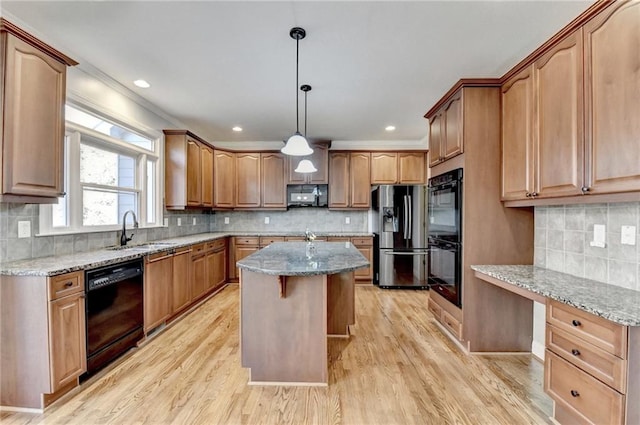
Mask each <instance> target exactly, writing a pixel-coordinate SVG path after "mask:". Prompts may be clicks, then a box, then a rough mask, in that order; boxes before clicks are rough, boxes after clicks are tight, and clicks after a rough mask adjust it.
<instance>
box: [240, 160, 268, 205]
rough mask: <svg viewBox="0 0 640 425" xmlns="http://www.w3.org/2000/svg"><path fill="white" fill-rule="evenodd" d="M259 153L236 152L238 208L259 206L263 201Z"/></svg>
mask: <svg viewBox="0 0 640 425" xmlns="http://www.w3.org/2000/svg"><path fill="white" fill-rule="evenodd" d="M260 165H261V161H260V154H259V153H236V185H235V188H236V197H235V201H236V203H235V207H236V208H259V207H260V202H261V196H260V188H261V187H262V183H261V180H262V173H261V172H260Z"/></svg>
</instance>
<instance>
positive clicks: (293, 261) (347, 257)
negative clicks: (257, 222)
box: [236, 242, 369, 276]
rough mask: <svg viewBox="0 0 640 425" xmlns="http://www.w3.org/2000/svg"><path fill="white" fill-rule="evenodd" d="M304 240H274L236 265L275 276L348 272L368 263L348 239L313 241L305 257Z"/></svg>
mask: <svg viewBox="0 0 640 425" xmlns="http://www.w3.org/2000/svg"><path fill="white" fill-rule="evenodd" d="M306 245H307V243H306V242H276V243H273V244H271V245H269V246H268V247H266V248H264V249H261V250H260V251H258V252H256V253H253V254H251V255H249V256H247V257H245V258H243V259H242V260H240V261H238V262H237V263H236V264H237V265H238V267H240V268H241V269H243V270H249V271H252V272H258V273H264V274H269V275H279V276H312V275H318V274H335V273H341V272H348V271H352V270H356V269H359V268H362V267H367V266H369V262H368V261H367V259H366V258H364V256H363V255H362V254H360V251H358V250H357V249H356V248H355V247H354V246H353V245H352V244H351V243H350V242H316V243H314V245H315V247H316V252H315V254H314V255H313V256H312V257H311V258H307V256H306Z"/></svg>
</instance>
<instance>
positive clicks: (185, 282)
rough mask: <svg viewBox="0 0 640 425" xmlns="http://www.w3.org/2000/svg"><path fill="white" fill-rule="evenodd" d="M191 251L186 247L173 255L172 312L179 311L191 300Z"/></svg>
mask: <svg viewBox="0 0 640 425" xmlns="http://www.w3.org/2000/svg"><path fill="white" fill-rule="evenodd" d="M190 269H191V251H189V250H188V249H185V250H184V251H181V252H176V253H175V254H174V256H173V273H172V282H171V287H172V300H171V301H172V302H171V312H172V313H177V312H178V311H180V310H182V309H183V308H185V307H186V306H187V305H189V303H190V302H191V279H190Z"/></svg>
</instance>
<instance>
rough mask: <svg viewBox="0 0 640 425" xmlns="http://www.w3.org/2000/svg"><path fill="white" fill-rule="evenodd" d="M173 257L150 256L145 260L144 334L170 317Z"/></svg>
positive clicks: (166, 255) (168, 255) (163, 254)
mask: <svg viewBox="0 0 640 425" xmlns="http://www.w3.org/2000/svg"><path fill="white" fill-rule="evenodd" d="M172 283H173V255H172V254H170V253H166V252H164V253H158V254H152V255H149V256H147V257H146V259H145V270H144V332H145V333H148V332H149V331H151V330H153V329H154V328H156V327H158V326H159V325H161V324H162V323H164V321H165V320H166V319H167V318H168V317H169V316H170V315H171V305H172V294H173V287H172Z"/></svg>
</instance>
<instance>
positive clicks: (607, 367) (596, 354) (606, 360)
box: [546, 325, 627, 394]
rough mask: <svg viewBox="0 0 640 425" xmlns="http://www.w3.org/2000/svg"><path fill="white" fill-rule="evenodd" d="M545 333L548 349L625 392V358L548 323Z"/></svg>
mask: <svg viewBox="0 0 640 425" xmlns="http://www.w3.org/2000/svg"><path fill="white" fill-rule="evenodd" d="M546 333H547V348H548V349H549V350H551V351H553V352H554V353H555V354H557V355H558V356H560V357H562V358H563V359H565V360H567V361H568V362H570V363H572V364H574V365H576V366H578V367H579V368H580V369H582V370H584V371H585V372H588V373H589V374H591V375H593V376H594V377H596V378H598V379H599V380H601V381H602V382H604V383H605V384H607V385H609V386H611V387H613V388H614V389H616V390H618V391H619V392H621V393H623V394H624V393H625V392H626V376H627V361H626V360H622V359H621V358H619V357H616V356H614V355H613V354H611V353H607V352H606V351H604V350H602V349H600V348H598V347H596V346H593V345H591V344H589V343H588V342H586V341H584V340H582V339H580V338H577V337H575V336H573V335H572V334H571V333H569V332H566V331H563V330H562V329H558V328H556V327H554V326H551V325H548V326H547V330H546Z"/></svg>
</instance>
